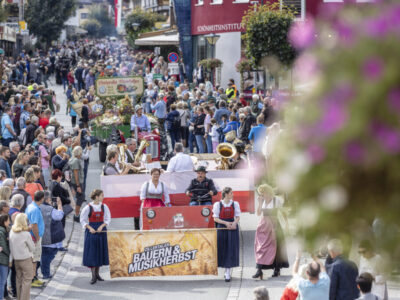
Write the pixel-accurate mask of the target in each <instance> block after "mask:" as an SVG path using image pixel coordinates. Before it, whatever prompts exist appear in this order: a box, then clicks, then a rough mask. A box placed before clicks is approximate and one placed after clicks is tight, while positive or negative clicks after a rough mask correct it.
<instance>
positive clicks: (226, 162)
mask: <svg viewBox="0 0 400 300" xmlns="http://www.w3.org/2000/svg"><path fill="white" fill-rule="evenodd" d="M216 152H217V154H218V155H219V156H221V157H220V158H219V162H220V164H219V165H218V167H217V169H219V170H229V169H231V168H232V160H233V158H234V157H235V155H236V153H237V150H236V147H235V146H234V145H232V144H230V143H221V144H219V145H218V146H217V150H216Z"/></svg>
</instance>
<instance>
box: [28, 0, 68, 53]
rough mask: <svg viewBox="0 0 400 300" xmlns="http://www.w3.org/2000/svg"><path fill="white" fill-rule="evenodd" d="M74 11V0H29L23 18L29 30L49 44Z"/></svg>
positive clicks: (55, 38) (56, 37) (58, 34)
mask: <svg viewBox="0 0 400 300" xmlns="http://www.w3.org/2000/svg"><path fill="white" fill-rule="evenodd" d="M74 12H75V0H29V2H28V6H27V8H26V13H25V18H26V21H27V22H28V24H29V31H30V32H31V33H33V34H34V35H35V36H37V37H38V38H39V40H40V41H41V42H44V43H46V45H47V46H49V45H50V44H51V42H52V41H54V40H57V39H58V37H59V36H60V34H61V31H62V29H63V28H64V26H65V22H66V21H67V20H68V18H69V17H70V16H71V15H72V14H73V13H74Z"/></svg>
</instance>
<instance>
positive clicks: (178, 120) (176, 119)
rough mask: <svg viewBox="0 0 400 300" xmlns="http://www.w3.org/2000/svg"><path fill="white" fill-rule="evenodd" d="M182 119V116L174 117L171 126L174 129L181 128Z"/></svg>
mask: <svg viewBox="0 0 400 300" xmlns="http://www.w3.org/2000/svg"><path fill="white" fill-rule="evenodd" d="M181 118H182V116H181V115H180V114H178V115H177V116H176V117H174V120H173V121H172V124H171V128H172V129H179V128H181Z"/></svg>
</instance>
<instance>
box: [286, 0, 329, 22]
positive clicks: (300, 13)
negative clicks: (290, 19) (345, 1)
mask: <svg viewBox="0 0 400 300" xmlns="http://www.w3.org/2000/svg"><path fill="white" fill-rule="evenodd" d="M336 1H337V0H336ZM280 4H281V7H282V6H284V7H288V8H290V9H291V10H292V11H294V15H295V17H296V18H302V19H303V18H304V10H305V9H304V6H305V0H280Z"/></svg>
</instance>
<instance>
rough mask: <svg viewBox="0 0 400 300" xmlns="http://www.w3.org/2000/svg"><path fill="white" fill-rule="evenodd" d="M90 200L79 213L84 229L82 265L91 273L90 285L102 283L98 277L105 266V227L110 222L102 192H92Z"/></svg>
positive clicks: (106, 262) (106, 256)
mask: <svg viewBox="0 0 400 300" xmlns="http://www.w3.org/2000/svg"><path fill="white" fill-rule="evenodd" d="M90 198H91V199H92V200H93V201H92V202H91V203H89V205H86V206H85V208H84V209H83V210H82V212H81V219H80V221H81V224H82V226H83V228H85V246H84V248H83V265H84V266H86V267H89V268H90V269H91V271H92V280H91V281H90V284H94V283H96V282H97V281H104V279H103V278H101V277H100V274H99V272H100V267H101V266H107V265H108V264H109V262H108V245H107V226H109V225H110V222H111V213H110V210H109V208H108V206H107V205H105V204H103V203H102V201H103V198H104V194H103V191H102V190H93V192H92V194H91V195H90Z"/></svg>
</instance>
